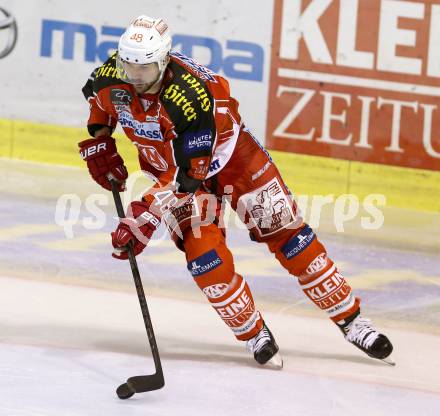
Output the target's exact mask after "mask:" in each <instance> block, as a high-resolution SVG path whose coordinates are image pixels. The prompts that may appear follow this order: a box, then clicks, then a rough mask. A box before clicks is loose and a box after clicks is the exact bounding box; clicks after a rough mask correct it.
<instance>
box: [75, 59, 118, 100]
mask: <svg viewBox="0 0 440 416" xmlns="http://www.w3.org/2000/svg"><path fill="white" fill-rule="evenodd" d="M124 84H126V83H125V82H124V81H122V80H121V79H120V78H119V76H118V69H117V67H116V53H114V54H113V55H111V56H110V57H109V58H108V59H107V60H106V61H105V62H104V63H103V64H102V65H100V66H98V67H97V68H95V70H94V71H93V72H92V74H91V75H90V77H89V79H88V80H87V83H86V85H85V86H84V88H83V93H84V96H85V97H86V98H88V96H91V95H92V94H93V95H97V94H99V92H101V91H102V90H104V89H106V88H107V87H113V86H116V85H124Z"/></svg>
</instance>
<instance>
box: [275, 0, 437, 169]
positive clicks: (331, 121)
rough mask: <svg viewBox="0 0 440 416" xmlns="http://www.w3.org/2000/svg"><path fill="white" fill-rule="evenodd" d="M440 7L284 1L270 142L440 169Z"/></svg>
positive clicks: (279, 12) (278, 4) (279, 7)
mask: <svg viewBox="0 0 440 416" xmlns="http://www.w3.org/2000/svg"><path fill="white" fill-rule="evenodd" d="M439 106H440V1H438V0H437V1H434V0H425V1H408V0H275V13H274V31H273V47H272V61H271V74H270V90H269V111H268V123H267V145H268V147H269V148H272V149H276V150H284V151H289V152H296V153H304V154H312V155H320V156H328V157H334V158H341V159H350V160H359V161H364V162H375V163H384V164H388V165H399V166H407V167H413V168H424V169H432V170H440V109H439Z"/></svg>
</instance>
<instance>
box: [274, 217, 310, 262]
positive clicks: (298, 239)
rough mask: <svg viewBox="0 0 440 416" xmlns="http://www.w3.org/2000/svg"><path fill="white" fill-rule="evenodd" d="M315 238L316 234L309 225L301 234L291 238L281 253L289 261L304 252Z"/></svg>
mask: <svg viewBox="0 0 440 416" xmlns="http://www.w3.org/2000/svg"><path fill="white" fill-rule="evenodd" d="M314 238H315V233H314V232H313V230H312V229H311V228H310V227H309V226H308V225H306V226H305V227H304V228H303V229H302V230H301V231H300V233H299V234H297V235H296V236H295V237H293V238H291V239H290V240H289V241H288V242H287V243H286V244H284V246H283V247H281V251H282V252H283V254H284V256H285V257H286V258H287V259H288V260H289V259H291V258H293V257H296V256H297V255H298V254H300V253H301V252H303V251H304V250H305V249H306V248H307V247H308V246H309V245H310V243H311V242H312V241H313V240H314Z"/></svg>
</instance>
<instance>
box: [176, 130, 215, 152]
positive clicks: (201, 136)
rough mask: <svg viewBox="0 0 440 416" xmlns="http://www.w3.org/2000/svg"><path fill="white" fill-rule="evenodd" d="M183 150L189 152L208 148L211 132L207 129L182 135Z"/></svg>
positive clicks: (209, 146)
mask: <svg viewBox="0 0 440 416" xmlns="http://www.w3.org/2000/svg"><path fill="white" fill-rule="evenodd" d="M183 141H184V148H183V149H184V152H185V154H187V155H188V154H191V153H194V152H198V151H201V150H209V149H211V145H212V134H211V131H210V130H209V129H206V130H201V131H198V132H196V133H186V134H184V135H183Z"/></svg>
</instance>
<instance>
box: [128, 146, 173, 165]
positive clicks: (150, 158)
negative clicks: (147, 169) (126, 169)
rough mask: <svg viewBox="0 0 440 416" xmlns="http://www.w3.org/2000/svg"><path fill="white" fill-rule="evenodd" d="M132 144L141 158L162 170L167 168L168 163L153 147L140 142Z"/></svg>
mask: <svg viewBox="0 0 440 416" xmlns="http://www.w3.org/2000/svg"><path fill="white" fill-rule="evenodd" d="M133 144H134V145H135V146H136V147H137V148H138V150H139V153H140V155H141V156H142V157H143V159H144V160H146V161H147V162H148V163H149V164H150V165H151V166H153V167H154V168H156V169H157V170H160V171H164V172H165V171H167V170H168V163H167V162H166V160H165V159H164V158H163V157H162V156H161V155H160V154H159V152H158V151H157V150H156V148H155V147H153V146H148V145H145V144H140V143H138V142H133Z"/></svg>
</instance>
